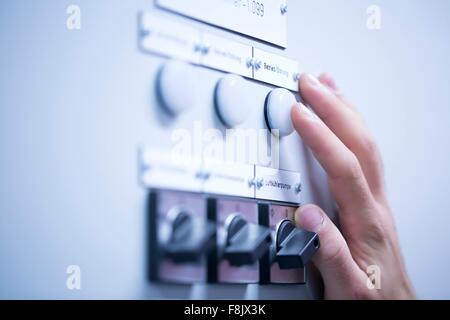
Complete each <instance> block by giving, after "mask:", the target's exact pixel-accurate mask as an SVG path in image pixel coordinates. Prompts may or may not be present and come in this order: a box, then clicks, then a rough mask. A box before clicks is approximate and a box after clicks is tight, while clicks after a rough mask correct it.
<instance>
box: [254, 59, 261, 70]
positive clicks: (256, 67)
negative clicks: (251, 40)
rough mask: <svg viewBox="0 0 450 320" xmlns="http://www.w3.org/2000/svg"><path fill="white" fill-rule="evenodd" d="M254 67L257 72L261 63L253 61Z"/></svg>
mask: <svg viewBox="0 0 450 320" xmlns="http://www.w3.org/2000/svg"><path fill="white" fill-rule="evenodd" d="M254 65H255V70H258V69H260V68H261V65H262V62H261V61H255V62H254Z"/></svg>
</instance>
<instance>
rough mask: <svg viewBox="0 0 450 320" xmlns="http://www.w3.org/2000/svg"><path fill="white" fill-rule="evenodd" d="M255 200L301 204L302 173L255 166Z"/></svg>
mask: <svg viewBox="0 0 450 320" xmlns="http://www.w3.org/2000/svg"><path fill="white" fill-rule="evenodd" d="M255 180H256V191H255V198H257V199H266V200H275V201H286V202H292V203H300V194H301V192H300V190H301V186H300V173H298V172H292V171H285V170H277V169H273V168H266V167H259V166H255Z"/></svg>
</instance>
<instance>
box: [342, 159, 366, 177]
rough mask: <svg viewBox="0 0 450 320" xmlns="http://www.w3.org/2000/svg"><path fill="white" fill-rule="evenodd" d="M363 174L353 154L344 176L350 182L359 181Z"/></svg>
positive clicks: (348, 161)
mask: <svg viewBox="0 0 450 320" xmlns="http://www.w3.org/2000/svg"><path fill="white" fill-rule="evenodd" d="M361 174H362V170H361V165H360V164H359V161H358V159H357V158H356V156H355V155H354V154H353V153H352V154H351V155H350V156H349V158H348V160H347V165H346V169H345V173H344V176H345V178H346V179H349V180H358V179H359V178H360V177H361Z"/></svg>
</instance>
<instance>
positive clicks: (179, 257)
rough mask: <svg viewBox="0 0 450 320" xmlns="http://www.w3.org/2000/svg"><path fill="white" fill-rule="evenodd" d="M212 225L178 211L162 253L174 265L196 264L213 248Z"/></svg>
mask: <svg viewBox="0 0 450 320" xmlns="http://www.w3.org/2000/svg"><path fill="white" fill-rule="evenodd" d="M215 232H216V228H215V225H214V223H212V222H209V221H206V220H201V219H198V218H196V217H193V216H192V215H190V214H189V213H188V212H186V211H178V212H177V214H176V216H175V218H174V220H173V222H172V233H171V236H170V239H169V241H168V243H167V244H166V245H165V247H164V253H165V256H166V257H167V258H170V259H171V260H172V261H174V262H176V263H185V262H197V261H200V260H201V258H202V257H204V256H205V255H207V254H208V253H209V252H210V251H211V250H212V249H213V248H214V246H215V237H214V235H215Z"/></svg>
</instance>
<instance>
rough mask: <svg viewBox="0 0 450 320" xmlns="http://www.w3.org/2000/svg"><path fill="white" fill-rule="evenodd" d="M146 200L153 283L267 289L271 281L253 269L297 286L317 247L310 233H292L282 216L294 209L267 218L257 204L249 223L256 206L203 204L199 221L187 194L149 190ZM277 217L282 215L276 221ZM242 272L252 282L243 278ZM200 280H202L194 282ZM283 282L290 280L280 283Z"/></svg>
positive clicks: (265, 207) (212, 201)
mask: <svg viewBox="0 0 450 320" xmlns="http://www.w3.org/2000/svg"><path fill="white" fill-rule="evenodd" d="M174 194H175V195H174ZM150 195H151V201H152V203H153V204H152V206H150V221H152V222H151V225H153V227H151V228H150V231H151V233H152V235H153V237H152V236H151V237H150V238H151V239H153V240H152V242H151V245H150V252H151V257H152V258H151V260H152V267H151V268H152V269H151V270H152V272H153V273H152V276H151V277H152V279H154V280H158V281H160V280H162V281H169V282H183V283H186V282H187V283H193V282H197V281H209V282H226V283H250V282H255V281H259V282H261V283H271V282H273V281H275V282H277V280H276V279H275V278H271V275H267V273H265V274H266V276H264V275H263V274H264V272H262V273H260V272H261V270H262V269H259V268H260V267H262V268H263V269H266V270H273V268H272V266H274V267H276V268H275V269H276V270H280V271H278V274H280V273H281V274H282V273H283V272H288V273H284V277H282V278H284V280H282V281H281V282H283V283H298V281H302V280H298V279H299V276H300V275H301V274H302V273H303V268H304V267H305V265H306V264H307V263H308V261H309V260H310V259H311V257H312V256H313V255H314V254H315V252H316V251H317V250H318V248H319V246H320V242H319V237H318V235H317V234H316V233H314V232H310V231H306V230H302V229H299V228H297V227H296V226H295V225H294V223H293V221H292V216H290V215H289V214H287V213H285V212H287V211H285V210H288V211H289V212H294V210H295V208H294V207H286V206H278V208H280V209H281V211H278V213H273V212H272V211H271V210H273V209H270V208H271V207H272V206H271V205H268V204H266V203H259V204H258V205H257V215H259V218H257V219H255V217H254V215H253V213H256V211H253V210H254V209H252V208H256V207H255V206H254V205H256V204H254V203H252V202H249V201H244V202H240V200H229V199H228V200H220V199H213V198H208V199H207V203H208V205H207V207H208V209H207V211H208V214H207V215H205V214H202V210H204V209H202V208H201V207H198V206H197V205H195V204H194V203H195V202H196V201H198V202H197V203H199V202H202V198H201V197H198V196H197V197H196V196H195V195H193V194H189V193H182V195H180V193H174V192H168V191H156V190H153V191H151V192H150ZM177 197H178V200H174V199H176V198H177ZM192 197H194V198H192ZM190 200H192V201H190ZM224 201H225V202H227V201H228V205H227V204H225V202H224ZM230 201H231V202H230ZM236 201H237V202H236ZM230 203H231V206H230ZM249 204H250V206H248V205H249ZM224 206H226V207H227V208H228V209H230V211H228V209H224V208H225V207H224ZM239 208H240V209H239ZM287 208H289V209H287ZM249 210H250V211H249ZM269 212H272V213H269ZM280 212H283V214H282V215H278V214H279V213H280ZM289 216H290V217H289ZM270 217H272V218H270ZM274 217H277V218H275V220H270V219H274ZM268 219H269V220H268ZM250 270H252V271H250ZM248 272H253V275H254V276H253V277H250V278H249V274H248ZM200 274H203V275H206V274H207V275H208V276H207V277H200V278H198V276H199V275H200ZM258 274H259V276H258ZM269 274H270V272H269ZM286 276H287V277H288V278H289V277H291V278H290V279H289V280H286ZM255 277H256V278H255ZM275 277H276V276H275ZM300 278H301V277H300Z"/></svg>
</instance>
